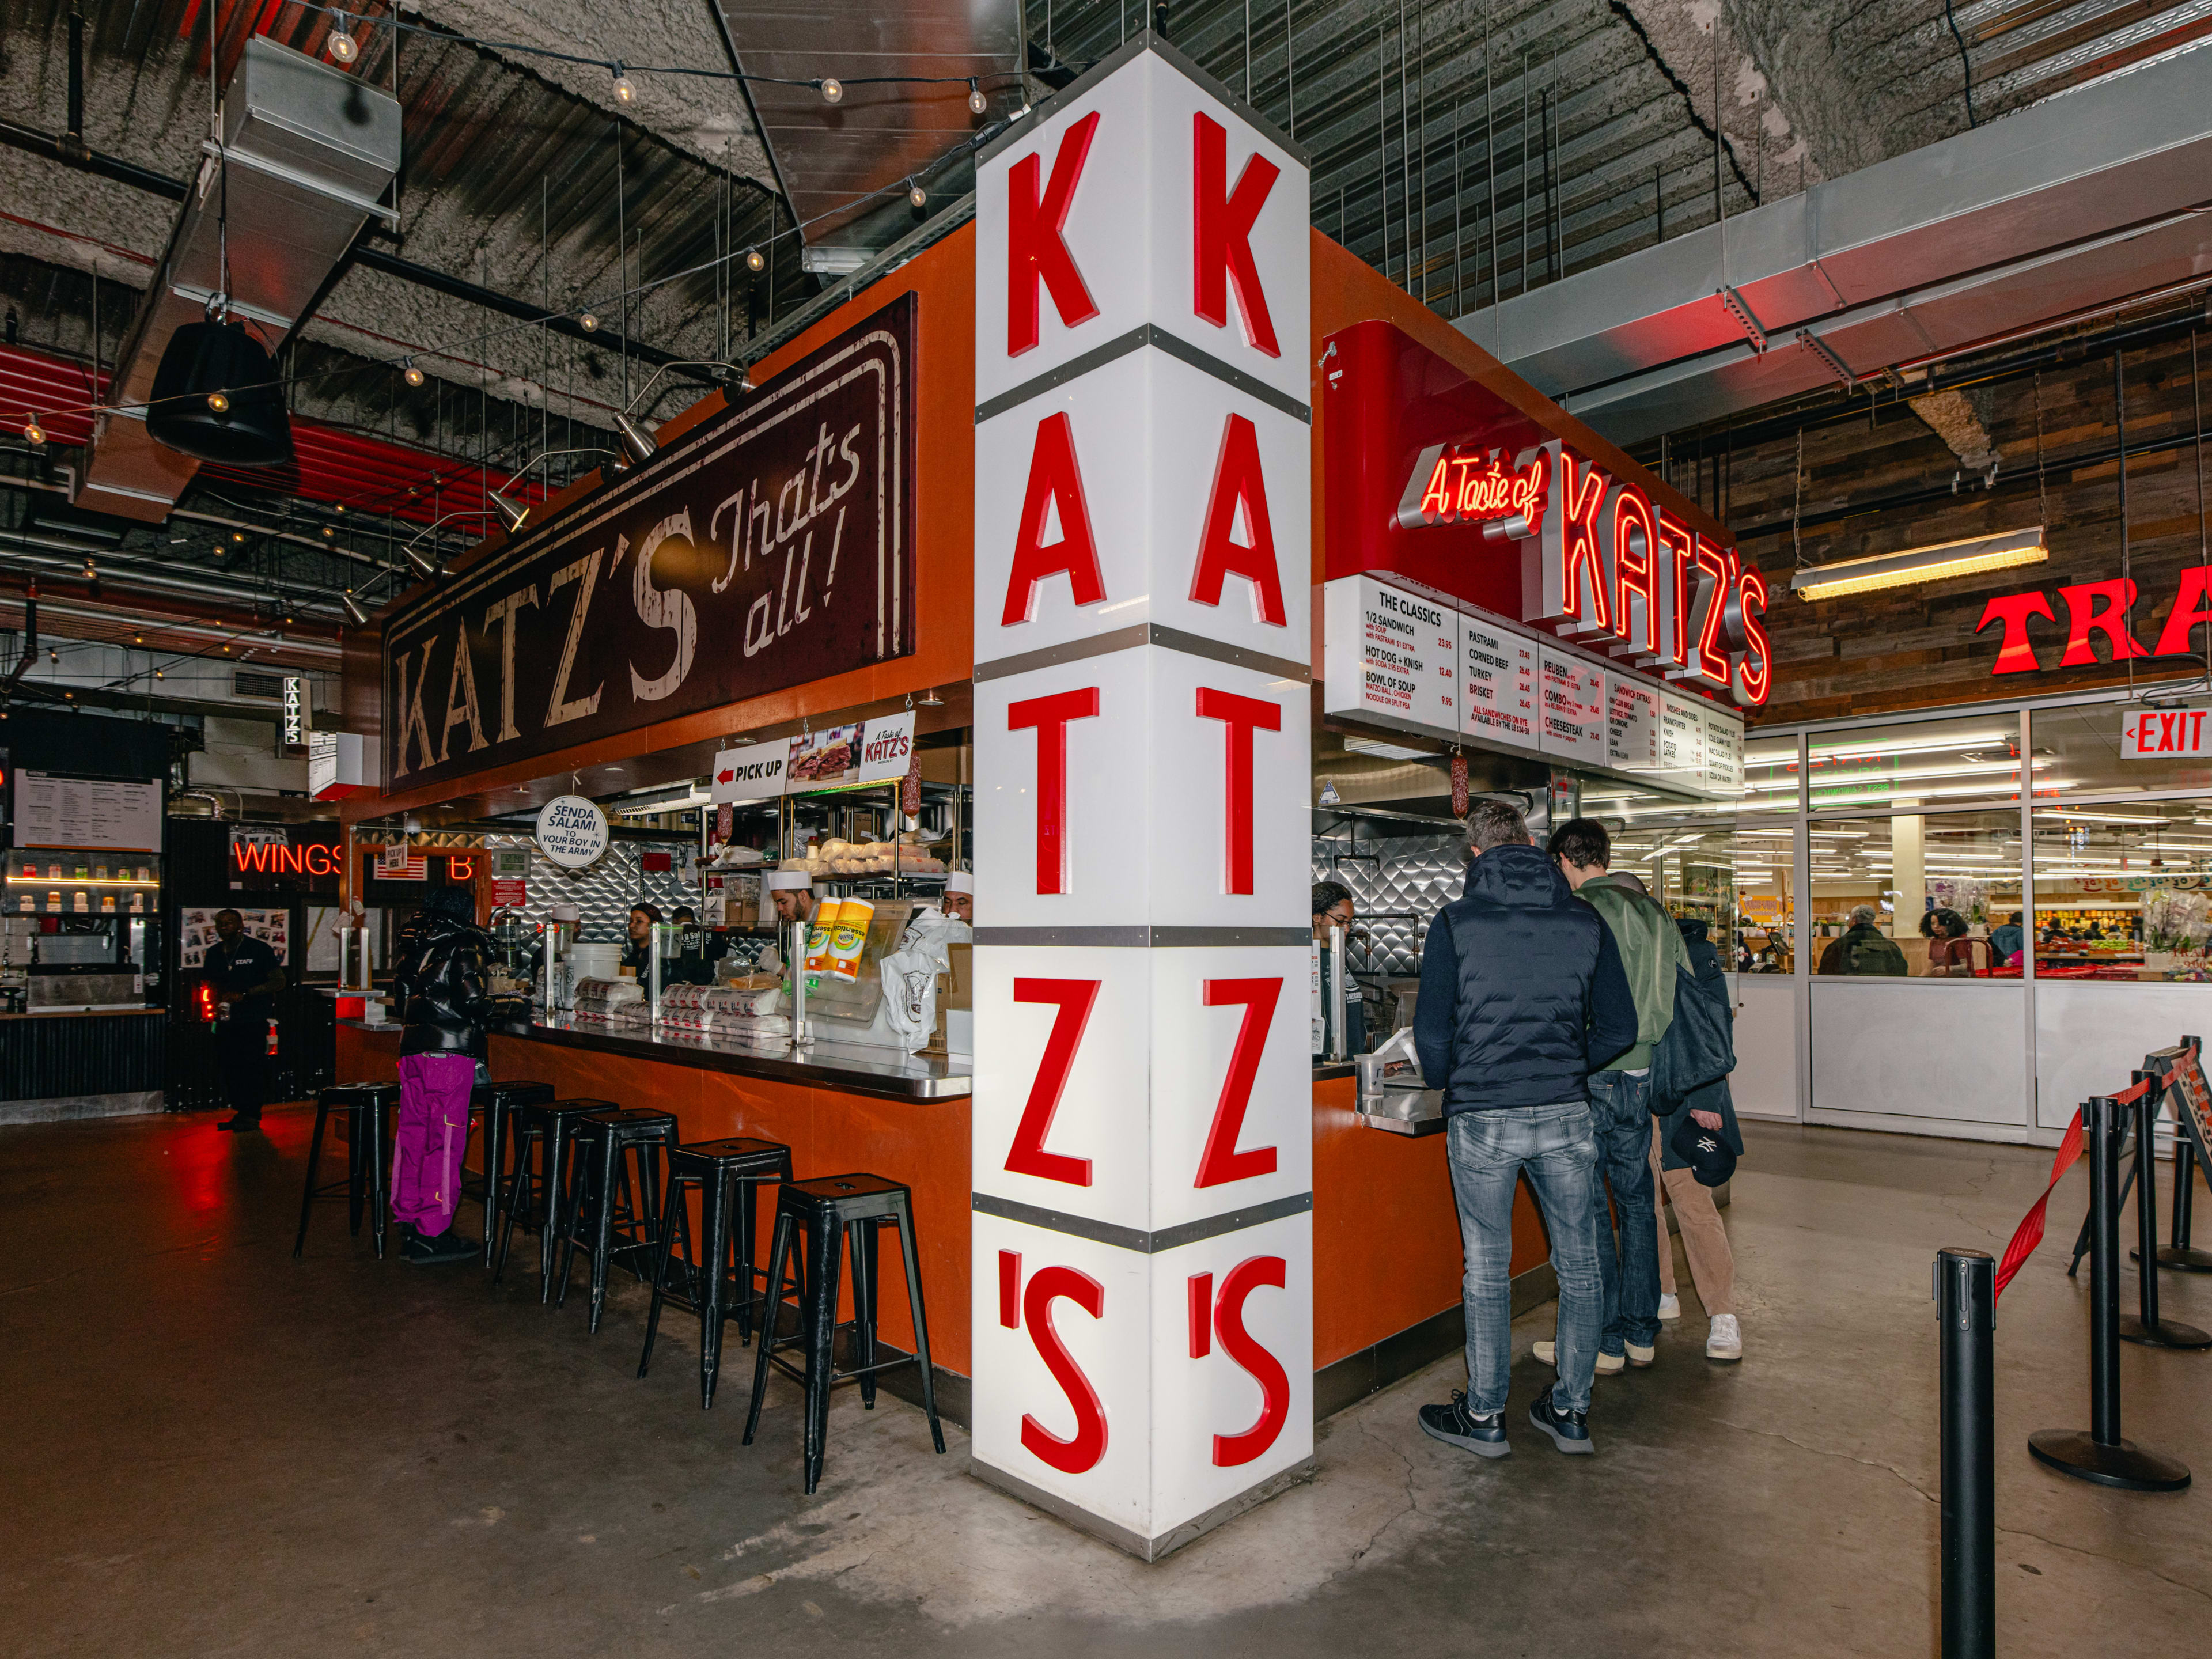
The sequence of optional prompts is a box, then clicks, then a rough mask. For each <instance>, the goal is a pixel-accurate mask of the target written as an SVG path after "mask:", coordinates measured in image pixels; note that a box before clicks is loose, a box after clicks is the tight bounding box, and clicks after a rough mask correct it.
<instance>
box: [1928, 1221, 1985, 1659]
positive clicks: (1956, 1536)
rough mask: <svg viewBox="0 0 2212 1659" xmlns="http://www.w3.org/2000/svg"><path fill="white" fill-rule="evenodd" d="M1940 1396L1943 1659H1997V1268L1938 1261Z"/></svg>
mask: <svg viewBox="0 0 2212 1659" xmlns="http://www.w3.org/2000/svg"><path fill="white" fill-rule="evenodd" d="M1936 1309H1937V1314H1936V1319H1937V1322H1938V1324H1939V1325H1940V1327H1941V1334H1940V1336H1939V1339H1938V1342H1939V1346H1940V1349H1941V1352H1942V1396H1943V1659H1996V1650H1997V1632H1996V1613H1997V1589H1996V1548H1997V1534H1996V1423H1995V1418H1996V1406H1995V1372H1996V1364H1995V1361H1994V1359H1993V1358H1992V1356H1991V1352H1990V1347H1991V1343H1992V1340H1993V1339H1992V1336H1991V1333H1992V1331H1993V1330H1994V1329H1995V1328H1996V1312H1997V1279H1996V1261H1993V1260H1992V1259H1991V1258H1990V1256H1989V1255H1986V1254H1985V1253H1984V1252H1983V1251H1980V1250H1943V1251H1940V1252H1938V1254H1937V1255H1936Z"/></svg>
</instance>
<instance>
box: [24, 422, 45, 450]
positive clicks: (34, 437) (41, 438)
mask: <svg viewBox="0 0 2212 1659" xmlns="http://www.w3.org/2000/svg"><path fill="white" fill-rule="evenodd" d="M23 441H24V442H25V443H27V444H32V445H39V444H43V443H45V442H46V428H44V427H42V426H40V424H39V417H38V416H35V415H33V416H31V418H30V419H29V420H27V421H26V422H23Z"/></svg>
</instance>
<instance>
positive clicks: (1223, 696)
mask: <svg viewBox="0 0 2212 1659" xmlns="http://www.w3.org/2000/svg"><path fill="white" fill-rule="evenodd" d="M1198 717H1199V718H1200V720H1225V721H1226V722H1228V726H1229V731H1228V733H1227V743H1228V749H1229V752H1228V756H1227V758H1226V761H1225V775H1224V777H1223V780H1222V782H1223V787H1224V790H1225V794H1226V796H1227V799H1226V801H1225V807H1226V814H1225V816H1226V819H1227V825H1226V827H1227V831H1228V845H1227V849H1226V857H1225V860H1224V867H1223V871H1222V888H1221V890H1222V891H1223V892H1225V893H1249V892H1250V891H1251V890H1252V733H1253V732H1254V731H1255V730H1258V731H1261V732H1279V731H1281V730H1282V729H1283V711H1282V710H1281V709H1280V708H1278V707H1276V706H1275V705H1274V704H1273V703H1272V702H1267V701H1265V700H1264V699H1262V698H1259V697H1240V696H1237V694H1236V693H1235V692H1233V691H1217V690H1214V689H1213V688H1212V686H1210V685H1201V686H1200V687H1199V688H1198Z"/></svg>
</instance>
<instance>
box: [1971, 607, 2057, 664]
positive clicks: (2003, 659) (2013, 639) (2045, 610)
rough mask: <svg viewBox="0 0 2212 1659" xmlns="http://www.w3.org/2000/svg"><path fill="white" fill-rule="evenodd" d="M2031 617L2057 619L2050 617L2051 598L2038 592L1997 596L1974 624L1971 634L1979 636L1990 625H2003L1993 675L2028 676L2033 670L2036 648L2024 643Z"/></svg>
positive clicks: (2049, 620)
mask: <svg viewBox="0 0 2212 1659" xmlns="http://www.w3.org/2000/svg"><path fill="white" fill-rule="evenodd" d="M2029 617H2042V618H2043V619H2044V621H2045V622H2056V621H2057V617H2053V616H2052V615H2051V600H2050V599H2049V598H2048V596H2046V595H2045V594H2043V593H2041V592H2033V593H2000V594H1998V595H1997V596H1996V598H1995V599H1991V600H1990V602H1989V604H1988V605H1987V606H1985V607H1984V610H1983V611H1982V619H1981V621H1979V622H1978V623H1975V624H1974V632H1976V633H1977V634H1978V633H1980V632H1981V631H1982V630H1983V629H1985V628H1987V627H1988V626H1989V625H1990V623H1993V622H2001V623H2003V624H2004V644H2003V646H2002V647H2001V648H2000V649H1999V650H1998V652H1997V665H1996V668H1995V669H1994V670H1993V672H1996V673H1999V674H2027V673H2033V671H2035V669H2036V667H2037V663H2036V660H2035V647H2033V646H2032V645H2030V644H2029V643H2028V642H2027V619H2028V618H2029Z"/></svg>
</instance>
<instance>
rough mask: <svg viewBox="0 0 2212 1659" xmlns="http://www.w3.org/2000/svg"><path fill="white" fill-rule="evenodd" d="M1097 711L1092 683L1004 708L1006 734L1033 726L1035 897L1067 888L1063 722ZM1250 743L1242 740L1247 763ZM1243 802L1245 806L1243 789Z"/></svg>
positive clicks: (1065, 780)
mask: <svg viewBox="0 0 2212 1659" xmlns="http://www.w3.org/2000/svg"><path fill="white" fill-rule="evenodd" d="M1097 713H1098V688H1097V686H1095V685H1085V686H1079V687H1078V688H1077V689H1076V690H1073V691H1055V692H1054V693H1053V694H1052V695H1051V696H1048V697H1030V698H1029V699H1028V700H1026V701H1025V702H1013V703H1008V704H1007V705H1006V730H1008V731H1009V732H1025V731H1027V730H1028V729H1029V728H1030V727H1031V726H1035V727H1036V734H1037V765H1036V783H1037V787H1036V890H1037V891H1038V892H1040V893H1064V892H1066V890H1067V723H1068V721H1070V720H1091V719H1093V718H1095V717H1096V716H1097ZM1250 741H1251V740H1250V739H1249V738H1247V739H1246V740H1245V742H1246V754H1247V757H1248V761H1249V754H1250ZM1248 775H1249V767H1248ZM1246 799H1247V800H1248V802H1249V799H1250V794H1249V790H1248V791H1247V794H1246Z"/></svg>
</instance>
